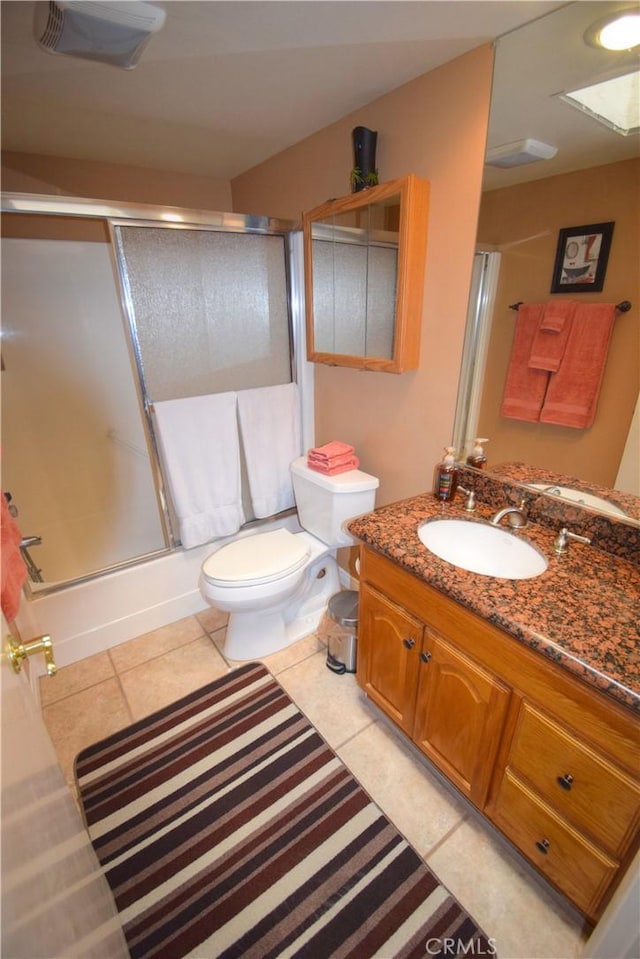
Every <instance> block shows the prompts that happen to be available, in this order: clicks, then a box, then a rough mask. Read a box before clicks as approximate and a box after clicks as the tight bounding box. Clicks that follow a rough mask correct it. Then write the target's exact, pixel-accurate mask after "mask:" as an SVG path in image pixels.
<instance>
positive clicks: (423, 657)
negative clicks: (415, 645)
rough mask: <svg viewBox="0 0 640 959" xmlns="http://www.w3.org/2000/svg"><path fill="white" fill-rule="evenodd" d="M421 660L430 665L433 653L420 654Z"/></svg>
mask: <svg viewBox="0 0 640 959" xmlns="http://www.w3.org/2000/svg"><path fill="white" fill-rule="evenodd" d="M420 659H421V660H422V662H423V663H428V662H429V660H430V659H431V653H420Z"/></svg>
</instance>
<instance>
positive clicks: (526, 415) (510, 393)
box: [500, 303, 549, 423]
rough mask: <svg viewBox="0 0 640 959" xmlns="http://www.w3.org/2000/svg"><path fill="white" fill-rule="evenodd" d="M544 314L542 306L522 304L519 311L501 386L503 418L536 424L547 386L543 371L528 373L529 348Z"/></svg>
mask: <svg viewBox="0 0 640 959" xmlns="http://www.w3.org/2000/svg"><path fill="white" fill-rule="evenodd" d="M543 314H544V304H543V303H523V304H522V306H521V307H520V309H519V310H518V318H517V320H516V328H515V331H514V334H513V344H512V347H511V358H510V360H509V369H508V370H507V378H506V381H505V385H504V393H503V397H502V406H501V407H500V412H501V414H502V416H508V417H510V418H511V419H514V420H528V421H529V422H532V423H537V422H538V420H539V419H540V410H541V409H542V403H543V401H544V395H545V393H546V390H547V384H548V382H549V374H548V373H547V372H546V371H544V370H536V369H531V368H530V367H529V357H530V355H531V346H532V343H533V340H534V337H535V335H536V332H537V330H538V327H539V325H540V322H541V320H542V317H543Z"/></svg>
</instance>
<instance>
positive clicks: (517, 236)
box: [478, 159, 640, 487]
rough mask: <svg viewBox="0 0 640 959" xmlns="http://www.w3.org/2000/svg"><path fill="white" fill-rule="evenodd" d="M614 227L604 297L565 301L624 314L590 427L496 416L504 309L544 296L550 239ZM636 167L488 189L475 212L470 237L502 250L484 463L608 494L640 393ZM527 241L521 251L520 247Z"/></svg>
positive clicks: (510, 318)
mask: <svg viewBox="0 0 640 959" xmlns="http://www.w3.org/2000/svg"><path fill="white" fill-rule="evenodd" d="M610 221H613V222H614V223H615V226H614V232H613V241H612V244H611V252H610V254H609V262H608V266H607V273H606V276H605V282H604V289H603V290H602V292H601V293H589V294H587V293H577V294H573V296H572V295H571V294H566V295H565V294H563V295H562V299H575V300H577V301H578V302H604V303H619V302H620V301H621V300H631V301H632V309H631V310H630V311H629V312H628V313H620V314H618V317H617V319H616V322H615V326H614V330H613V335H612V339H611V344H610V347H609V353H608V358H607V365H606V368H605V374H604V378H603V382H602V387H601V391H600V398H599V402H598V410H597V413H596V419H595V422H594V424H593V426H592V427H590V429H587V430H578V429H571V428H570V427H562V426H552V425H549V424H547V423H524V422H521V421H519V420H513V419H507V418H505V417H502V416H500V404H501V402H502V391H503V388H504V382H505V376H506V372H507V368H508V364H509V356H510V353H511V343H512V339H513V332H514V326H515V314H514V312H513V311H512V310H509V304H510V303H516V302H518V301H525V302H526V301H528V302H536V303H537V302H545V301H546V300H548V299H550V298H551V299H552V298H553V297H550V293H549V290H550V286H551V276H552V273H553V265H554V261H555V254H556V246H557V242H558V231H559V230H561V229H562V228H563V227H571V226H580V225H583V224H590V223H605V222H610ZM639 223H640V160H639V159H632V160H624V161H623V162H621V163H611V164H607V165H605V166H599V167H593V168H591V169H588V170H579V171H577V172H575V173H567V174H564V175H562V176H554V177H547V178H546V179H541V180H535V181H534V182H532V183H523V184H521V185H519V186H514V187H508V188H506V189H504V190H492V191H490V192H489V193H487V194H485V195H484V197H483V200H482V205H481V209H480V221H479V230H478V239H479V241H480V242H481V243H484V244H487V245H488V246H489V247H490V248H491V249H498V250H502V260H501V265H500V277H499V282H498V289H497V293H496V304H495V310H494V320H493V326H492V333H491V340H490V343H489V350H488V359H487V368H486V373H485V384H486V386H485V392H484V394H483V399H482V407H481V412H480V420H479V427H478V432H479V433H480V434H481V435H482V436H489V437H491V443H490V444H489V446H488V448H487V453H488V455H489V463H490V464H491V462H494V463H499V462H504V461H505V460H522V461H524V462H526V463H530V464H532V465H534V466H543V467H546V468H548V469H554V470H555V471H556V472H559V473H564V474H567V475H569V476H578V477H581V478H582V479H585V480H589V481H590V482H592V483H596V484H597V485H598V486H606V487H613V486H614V485H615V479H616V474H617V472H618V465H619V463H620V457H621V455H622V451H623V449H624V445H625V442H626V439H627V435H628V433H629V427H630V425H631V420H632V417H633V412H634V408H635V405H636V402H637V399H638V389H639V387H640V364H639V362H638V360H639V358H640V319H639V317H640V303H638V299H639V298H640V233H639V231H638V224H639ZM527 237H531V239H530V240H528V241H527V242H524V243H520V242H518V241H519V240H523V239H526V238H527Z"/></svg>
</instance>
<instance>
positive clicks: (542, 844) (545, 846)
mask: <svg viewBox="0 0 640 959" xmlns="http://www.w3.org/2000/svg"><path fill="white" fill-rule="evenodd" d="M550 845H551V843H550V842H549V840H548V839H539V840H538V842H537V843H536V849H539V850H540V852H543V853H544V854H545V856H546V855H547V853H548V852H549V846H550Z"/></svg>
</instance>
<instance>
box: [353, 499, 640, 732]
mask: <svg viewBox="0 0 640 959" xmlns="http://www.w3.org/2000/svg"><path fill="white" fill-rule="evenodd" d="M462 505H463V504H462V499H461V498H460V497H457V498H456V500H455V501H454V502H453V503H446V504H445V503H440V502H439V501H438V500H437V499H436V498H435V496H433V494H432V493H423V494H421V495H419V496H415V497H412V498H410V499H406V500H402V501H400V502H398V503H392V504H391V505H389V506H383V507H380V508H379V509H376V510H374V511H373V512H371V513H366V514H365V515H363V516H360V517H357V518H356V519H354V520H352V521H351V522H350V523H348V529H349V531H350V532H351V534H352V535H353V536H355V537H356V538H357V539H358V540H360V541H361V542H362V543H365V544H366V545H367V546H370V547H372V548H373V549H374V550H376V551H377V552H379V553H381V554H382V555H383V556H386V557H387V558H388V559H390V560H392V561H393V562H394V563H397V564H398V566H401V567H402V568H404V569H406V570H407V571H408V572H410V573H413V574H414V575H415V576H417V577H419V578H420V579H422V580H424V581H425V582H427V583H429V585H431V586H433V587H435V588H436V589H438V590H440V591H441V592H442V593H445V594H446V595H447V596H450V597H451V598H452V599H454V600H455V601H456V602H458V603H460V604H461V605H462V606H466V607H467V608H468V609H470V610H471V611H473V612H474V613H477V614H478V615H479V616H482V618H483V619H486V620H487V621H488V622H490V623H493V624H494V625H495V626H498V627H500V628H501V629H503V630H504V631H505V632H507V633H509V634H510V635H511V636H513V637H514V638H515V639H517V640H519V641H520V642H523V643H525V644H526V645H527V646H529V647H531V648H532V649H535V650H537V651H539V652H540V653H541V654H542V655H545V656H548V657H549V658H550V659H552V660H553V661H554V662H556V663H558V664H559V665H560V666H562V667H563V668H565V669H567V670H569V671H570V672H572V673H573V674H574V675H576V676H578V677H579V678H581V679H582V680H584V681H585V682H587V683H590V684H591V685H593V686H595V687H596V688H597V689H599V690H601V691H602V692H603V693H605V694H606V695H608V696H610V697H611V698H613V699H615V700H617V701H618V702H619V703H622V704H623V705H625V706H628V707H630V708H631V709H634V710H636V711H638V712H639V713H640V644H639V642H638V640H639V639H640V569H639V568H638V567H637V566H635V565H634V564H632V563H631V562H629V561H628V560H626V559H623V558H620V557H619V556H614V555H611V554H610V553H606V552H604V551H603V550H600V549H596V548H594V547H593V546H587V545H584V544H582V543H576V542H572V543H570V545H569V549H568V551H567V552H566V553H564V554H563V555H562V556H558V555H557V554H556V553H554V551H553V548H552V544H553V540H554V538H555V536H556V533H557V531H556V530H553V529H550V528H547V527H545V526H542V525H538V524H536V523H529V524H528V526H527V527H526V528H525V529H524V530H523V531H522V532H521V533H519V534H518V535H520V536H523V537H524V538H526V539H528V540H530V541H531V542H532V543H534V544H535V545H536V546H537V547H538V548H539V549H540V550H542V552H543V553H544V555H545V556H546V558H547V560H548V562H549V566H548V568H547V570H546V571H545V572H544V573H542V575H541V576H537V577H535V578H534V579H521V580H509V579H497V578H494V577H491V576H482V575H480V574H478V573H469V572H467V571H466V570H462V569H458V567H456V566H452V565H451V564H450V563H447V562H446V561H445V560H441V559H439V558H438V557H437V556H435V555H434V554H433V553H430V552H429V550H427V548H426V547H425V546H423V544H422V543H421V541H420V539H419V538H418V532H417V530H418V526H419V525H420V523H421V522H423V521H424V520H427V519H431V518H433V517H437V516H439V515H441V516H446V517H461V518H466V519H471V520H475V521H478V520H485V521H486V520H487V519H489V518H490V517H491V516H492V515H493V514H494V513H495V512H496V508H495V507H492V506H488V505H486V504H485V503H479V504H478V505H477V507H476V510H475V512H474V513H472V514H469V513H466V512H465V511H464V510H463V509H462ZM502 526H503V528H505V529H509V527H508V526H507V525H506V520H503V522H502Z"/></svg>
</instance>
